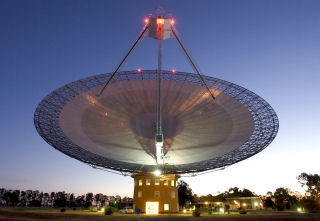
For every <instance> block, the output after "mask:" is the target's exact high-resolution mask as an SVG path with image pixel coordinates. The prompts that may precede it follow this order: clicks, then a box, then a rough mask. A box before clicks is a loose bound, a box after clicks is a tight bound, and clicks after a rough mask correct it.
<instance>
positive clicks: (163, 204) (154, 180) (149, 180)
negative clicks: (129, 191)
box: [132, 174, 180, 214]
mask: <svg viewBox="0 0 320 221" xmlns="http://www.w3.org/2000/svg"><path fill="white" fill-rule="evenodd" d="M179 177H180V176H179V175H175V174H165V175H159V176H156V175H153V174H134V175H132V178H133V179H134V194H133V209H134V210H136V209H137V208H139V209H140V211H141V213H146V214H158V213H177V212H179V203H178V202H179V201H178V189H177V186H178V179H179Z"/></svg>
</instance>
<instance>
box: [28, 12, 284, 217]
mask: <svg viewBox="0 0 320 221" xmlns="http://www.w3.org/2000/svg"><path fill="white" fill-rule="evenodd" d="M145 37H151V38H153V39H155V40H156V41H157V42H158V58H157V59H158V66H157V69H155V70H141V69H138V70H134V71H121V67H122V66H123V64H124V63H125V62H126V60H127V59H128V57H129V55H130V54H131V53H132V52H133V51H134V49H135V48H136V47H137V46H138V45H139V44H140V43H141V41H142V40H143V39H144V38H145ZM170 38H173V39H175V41H176V42H177V44H178V45H179V46H180V48H181V50H182V52H183V54H184V55H185V57H186V58H187V60H188V62H189V63H190V65H191V67H192V68H193V70H194V73H186V72H180V71H175V70H171V71H169V70H162V44H163V41H164V40H166V39H170ZM34 123H35V127H36V129H37V131H38V133H39V134H40V136H41V137H42V138H43V139H44V140H45V141H46V142H47V143H49V144H50V145H51V146H53V147H54V148H56V149H57V150H59V151H61V152H63V153H64V154H67V155H68V156H70V157H72V158H75V159H78V160H80V161H82V162H85V163H87V164H89V165H91V166H93V167H95V168H101V169H106V170H109V171H114V172H119V173H121V174H126V175H128V174H129V175H132V177H133V178H134V181H135V190H134V206H135V208H139V209H140V210H141V212H146V213H148V214H152V213H159V212H177V211H178V209H179V207H178V205H177V204H178V194H177V180H178V178H179V177H180V176H181V175H184V174H198V173H202V172H205V171H211V170H215V169H221V168H224V167H226V166H229V165H231V164H234V163H237V162H239V161H241V160H244V159H246V158H248V157H251V156H253V155H254V154H256V153H258V152H260V151H261V150H263V149H264V148H266V147H267V146H268V145H269V144H270V143H271V142H272V140H273V139H274V138H275V136H276V134H277V132H278V127H279V121H278V118H277V115H276V113H275V111H274V110H273V109H272V107H271V106H270V105H269V104H268V103H267V102H266V101H265V100H264V99H262V98H261V97H259V96H258V95H256V94H255V93H253V92H251V91H250V90H248V89H245V88H243V87H241V86H239V85H236V84H234V83H230V82H227V81H224V80H221V79H218V78H214V77H209V76H205V75H202V74H201V73H200V71H199V68H198V67H197V66H196V65H195V62H194V61H193V59H192V58H191V56H190V53H189V52H188V50H187V49H186V47H185V46H184V44H183V43H182V41H181V37H180V36H179V35H178V32H177V30H176V28H175V20H174V19H173V18H172V17H171V16H168V15H166V14H165V13H164V12H163V10H161V9H160V10H158V11H157V12H156V13H155V14H152V15H149V16H148V17H147V18H146V19H145V25H144V26H143V28H142V31H141V32H140V33H139V35H138V37H137V38H136V39H135V40H134V42H133V44H132V46H131V48H130V49H129V51H128V52H127V54H126V55H125V56H124V58H123V59H122V60H121V62H120V64H119V65H118V66H117V68H116V69H115V70H114V71H113V72H111V73H106V74H100V75H95V76H90V77H87V78H84V79H80V80H77V81H74V82H72V83H69V84H66V85H64V86H62V87H60V88H58V89H56V90H54V91H53V92H51V93H50V94H49V95H47V96H46V97H45V98H44V99H43V100H42V101H41V103H40V104H39V105H38V107H37V109H36V111H35V114H34Z"/></svg>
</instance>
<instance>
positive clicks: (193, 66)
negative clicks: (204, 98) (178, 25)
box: [171, 27, 216, 100]
mask: <svg viewBox="0 0 320 221" xmlns="http://www.w3.org/2000/svg"><path fill="white" fill-rule="evenodd" d="M171 32H172V34H173V36H174V39H175V40H176V41H177V42H178V45H179V46H180V48H181V49H182V52H183V53H184V55H185V56H186V58H187V59H188V61H189V63H190V64H191V67H192V69H193V70H194V72H196V73H197V74H198V76H199V78H200V80H201V81H202V83H203V84H204V86H205V87H206V89H207V90H208V91H209V93H210V95H211V97H212V99H213V100H215V99H216V98H215V96H214V95H213V93H212V92H211V91H210V88H209V87H208V85H207V84H206V82H205V80H204V79H203V77H202V75H201V73H200V71H199V69H198V68H197V66H196V65H195V63H194V62H193V60H192V59H191V57H190V55H189V54H188V52H187V50H186V48H185V47H184V46H183V44H182V42H181V40H180V39H179V37H178V35H177V33H176V31H175V29H174V28H173V27H171Z"/></svg>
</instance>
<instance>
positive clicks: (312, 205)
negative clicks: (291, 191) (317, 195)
mask: <svg viewBox="0 0 320 221" xmlns="http://www.w3.org/2000/svg"><path fill="white" fill-rule="evenodd" d="M300 204H301V206H302V207H303V208H304V210H305V211H306V212H308V213H315V212H318V211H320V204H319V203H318V202H317V200H314V199H306V198H304V199H302V200H301V201H300Z"/></svg>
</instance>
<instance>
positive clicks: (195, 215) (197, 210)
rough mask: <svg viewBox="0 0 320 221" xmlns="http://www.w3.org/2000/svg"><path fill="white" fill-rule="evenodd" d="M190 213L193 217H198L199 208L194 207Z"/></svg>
mask: <svg viewBox="0 0 320 221" xmlns="http://www.w3.org/2000/svg"><path fill="white" fill-rule="evenodd" d="M192 215H193V216H194V217H199V216H200V210H199V209H195V210H194V211H193V212H192Z"/></svg>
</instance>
